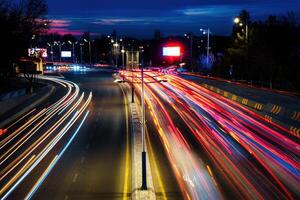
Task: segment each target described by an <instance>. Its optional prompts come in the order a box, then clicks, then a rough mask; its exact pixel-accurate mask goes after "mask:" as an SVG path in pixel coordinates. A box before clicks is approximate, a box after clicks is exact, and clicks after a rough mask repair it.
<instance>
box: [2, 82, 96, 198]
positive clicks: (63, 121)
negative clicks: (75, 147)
mask: <svg viewBox="0 0 300 200" xmlns="http://www.w3.org/2000/svg"><path fill="white" fill-rule="evenodd" d="M42 79H44V81H50V82H52V84H55V85H56V90H57V92H56V96H54V97H51V98H49V99H48V100H47V101H46V102H44V104H42V105H40V106H38V107H36V108H34V109H32V110H31V111H29V112H28V113H26V114H25V115H24V116H21V117H20V118H19V119H17V120H16V121H15V122H14V123H13V124H11V125H9V126H8V127H6V129H7V132H6V133H5V134H4V135H2V138H1V142H0V151H1V157H0V165H1V172H0V176H1V177H0V184H1V190H0V196H1V199H19V198H25V199H29V198H31V196H32V195H34V194H35V191H36V190H37V189H38V188H39V186H40V185H41V184H42V183H43V180H44V179H45V178H46V177H47V175H48V173H49V172H50V171H51V169H52V168H53V167H54V166H55V165H56V164H57V163H58V162H59V160H60V159H61V157H62V156H63V154H64V152H65V151H66V150H67V149H68V147H69V145H70V143H71V142H72V141H73V140H74V138H75V137H76V135H77V134H78V132H79V130H80V128H81V126H82V125H83V123H84V122H85V120H86V118H87V116H88V114H89V110H88V106H89V103H90V102H91V99H92V92H88V93H82V92H81V91H80V89H79V87H78V85H77V84H75V83H72V82H69V81H66V80H61V79H58V78H53V77H43V78H42Z"/></svg>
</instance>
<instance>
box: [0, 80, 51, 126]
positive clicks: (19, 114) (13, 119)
mask: <svg viewBox="0 0 300 200" xmlns="http://www.w3.org/2000/svg"><path fill="white" fill-rule="evenodd" d="M46 87H47V89H48V92H47V93H46V94H44V95H43V96H41V97H40V98H38V99H37V100H35V101H34V102H32V103H31V104H30V105H29V106H27V107H26V108H24V109H22V110H21V111H19V112H18V113H15V114H14V115H12V116H11V117H9V118H7V119H6V120H4V121H2V122H1V123H0V128H1V127H3V128H4V127H5V126H7V125H8V124H10V123H11V122H13V121H15V120H16V119H17V118H19V117H20V116H22V115H24V114H25V113H26V112H28V111H29V110H31V109H33V108H34V107H36V106H37V105H38V104H40V103H41V102H43V101H44V100H46V99H47V98H48V97H49V96H50V95H52V94H53V93H54V91H55V87H54V86H52V85H48V86H46ZM38 95H40V94H39V93H36V94H35V95H34V97H33V98H35V97H36V96H38Z"/></svg>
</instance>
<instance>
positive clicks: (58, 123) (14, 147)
mask: <svg viewBox="0 0 300 200" xmlns="http://www.w3.org/2000/svg"><path fill="white" fill-rule="evenodd" d="M83 97H84V93H83V94H82V95H81V97H80V98H79V100H78V102H77V103H76V104H74V106H73V107H72V108H71V109H70V110H69V111H68V112H67V113H66V114H65V115H64V116H62V118H61V120H59V121H57V122H56V123H55V124H54V125H53V126H52V127H51V128H50V129H48V131H47V132H45V133H44V135H42V136H41V137H40V138H39V139H38V140H36V141H35V142H34V143H33V144H32V145H31V146H30V147H29V148H28V150H30V151H29V152H28V153H27V154H26V156H27V155H29V153H31V152H32V151H33V150H35V149H36V148H38V147H39V145H40V144H42V142H44V141H45V140H46V139H47V138H48V137H49V136H50V135H51V134H52V133H53V132H54V131H55V130H56V129H57V128H58V127H59V126H60V125H61V124H62V123H63V122H64V120H65V119H67V118H68V117H69V116H70V115H71V113H72V112H73V111H74V110H75V109H76V107H77V106H78V105H79V104H80V103H81V101H82V99H83ZM54 114H56V113H53V115H48V116H46V117H47V118H45V119H46V121H42V122H43V124H42V125H44V124H45V123H46V122H47V121H48V120H50V119H51V118H49V116H50V117H52V116H54ZM37 130H38V129H36V130H35V131H33V132H32V133H31V134H30V135H25V136H24V137H23V138H21V139H20V140H19V141H18V142H17V143H16V144H15V145H13V146H12V147H11V148H10V149H9V150H8V151H7V152H6V153H5V154H4V155H3V156H1V158H0V160H1V159H2V158H4V159H3V160H2V161H1V162H0V165H1V164H3V162H4V161H5V160H7V159H8V158H9V157H10V156H11V155H12V154H13V153H14V152H16V151H17V150H18V149H19V148H21V146H22V145H23V144H24V143H25V142H26V141H28V140H29V139H30V137H31V136H33V134H34V133H35V132H36V131H37ZM27 134H29V133H27ZM21 142H22V143H21ZM9 152H11V153H10V154H9V155H7V153H9ZM24 153H26V151H25V152H24ZM23 156H24V155H23V154H22V155H21V156H20V157H19V158H17V159H15V160H18V159H21V158H22V157H23ZM12 164H13V163H12ZM9 168H10V167H9ZM0 174H2V171H1V173H0ZM3 178H4V177H1V178H0V180H2V179H3Z"/></svg>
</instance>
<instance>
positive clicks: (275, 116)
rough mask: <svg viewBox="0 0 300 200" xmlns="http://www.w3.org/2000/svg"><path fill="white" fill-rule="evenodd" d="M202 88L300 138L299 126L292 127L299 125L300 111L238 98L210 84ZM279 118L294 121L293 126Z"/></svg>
mask: <svg viewBox="0 0 300 200" xmlns="http://www.w3.org/2000/svg"><path fill="white" fill-rule="evenodd" d="M202 86H203V87H204V88H206V89H208V90H210V91H212V92H215V93H218V94H220V95H221V96H223V97H225V98H227V99H230V100H232V101H235V102H237V103H239V104H241V105H243V106H247V107H249V108H251V109H254V110H255V111H257V113H258V114H259V115H261V116H262V117H264V118H265V120H266V121H268V122H275V123H277V124H280V125H281V126H283V127H285V128H287V129H288V130H290V133H291V134H292V135H293V136H296V137H300V136H299V135H300V134H299V132H300V128H299V127H298V125H291V124H297V123H298V122H300V111H295V110H291V109H288V108H284V107H282V106H280V105H275V104H271V103H269V104H263V103H261V102H256V101H253V100H250V99H247V98H244V97H242V96H238V95H237V94H233V93H230V92H228V91H225V90H221V89H219V88H217V87H214V86H212V85H208V84H206V83H205V84H202ZM279 117H282V118H286V119H288V120H292V121H291V124H287V123H283V122H282V121H281V120H280V119H279Z"/></svg>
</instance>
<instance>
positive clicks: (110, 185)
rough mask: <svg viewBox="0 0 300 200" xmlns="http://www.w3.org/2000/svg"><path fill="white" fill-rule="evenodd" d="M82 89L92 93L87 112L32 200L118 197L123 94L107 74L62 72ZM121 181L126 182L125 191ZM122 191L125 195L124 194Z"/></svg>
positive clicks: (123, 131) (121, 189)
mask: <svg viewBox="0 0 300 200" xmlns="http://www.w3.org/2000/svg"><path fill="white" fill-rule="evenodd" d="M64 75H65V77H66V78H67V79H68V80H71V81H73V82H76V83H78V85H79V87H80V89H81V90H82V91H85V92H89V91H92V92H93V100H92V103H91V104H90V106H89V110H90V115H89V117H88V119H87V121H86V123H85V124H84V125H83V127H82V128H81V130H80V133H79V134H78V135H77V138H76V140H74V143H73V144H72V145H71V146H70V148H69V149H68V150H67V152H66V153H65V154H64V156H63V157H62V159H61V160H60V161H59V163H58V164H57V166H56V167H55V168H54V170H53V171H52V172H51V173H50V174H49V176H48V178H47V179H46V181H45V182H44V184H43V185H42V187H41V188H40V189H39V190H38V192H37V193H36V195H35V198H34V199H121V198H123V197H124V196H130V191H131V181H130V180H131V179H128V181H127V182H126V183H125V173H126V170H128V172H129V177H131V165H128V166H126V164H125V156H126V155H125V152H126V151H125V148H126V140H127V139H128V138H127V137H126V134H128V133H127V130H126V121H125V120H126V116H125V114H126V113H125V107H124V106H125V105H124V101H123V94H122V91H121V89H120V88H119V86H118V85H117V84H115V83H114V82H113V79H112V76H111V74H110V73H88V74H72V73H70V74H64ZM124 184H127V185H128V189H127V191H124ZM124 192H125V194H124Z"/></svg>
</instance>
